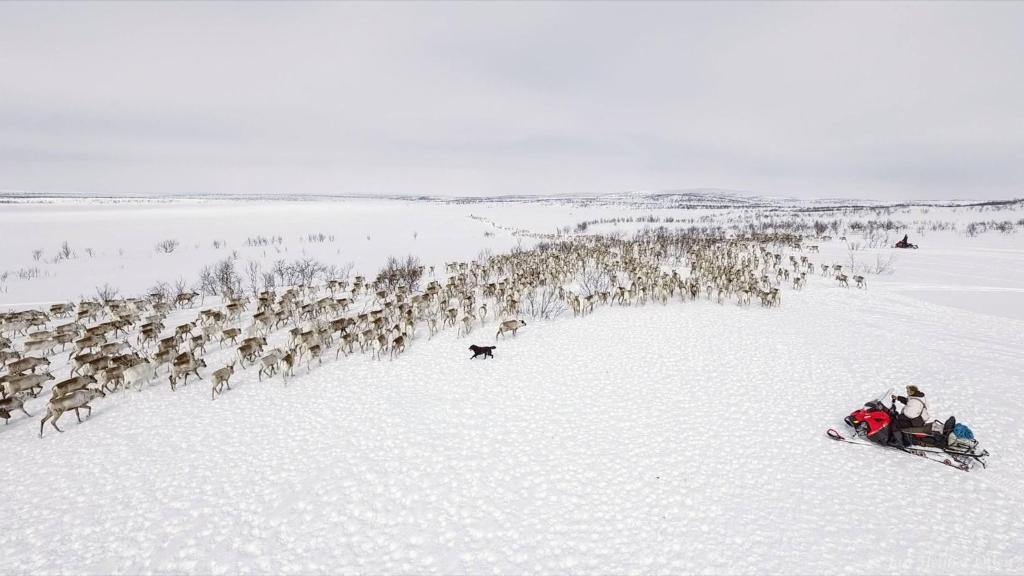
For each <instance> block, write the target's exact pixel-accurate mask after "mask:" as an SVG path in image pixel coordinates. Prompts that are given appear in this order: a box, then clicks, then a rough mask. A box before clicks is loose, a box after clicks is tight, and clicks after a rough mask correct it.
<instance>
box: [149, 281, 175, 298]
mask: <svg viewBox="0 0 1024 576" xmlns="http://www.w3.org/2000/svg"><path fill="white" fill-rule="evenodd" d="M148 294H150V295H151V296H153V297H154V298H155V299H156V301H157V302H167V301H168V300H170V298H171V296H172V294H171V285H170V284H168V283H167V282H157V283H156V284H154V285H153V286H152V287H151V288H150V289H149V291H148Z"/></svg>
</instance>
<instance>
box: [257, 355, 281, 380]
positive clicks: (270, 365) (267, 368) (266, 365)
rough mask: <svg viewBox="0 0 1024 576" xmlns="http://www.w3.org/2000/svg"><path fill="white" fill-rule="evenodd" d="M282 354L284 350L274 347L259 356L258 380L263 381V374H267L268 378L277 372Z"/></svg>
mask: <svg viewBox="0 0 1024 576" xmlns="http://www.w3.org/2000/svg"><path fill="white" fill-rule="evenodd" d="M284 354H285V352H284V350H281V349H280V348H274V349H273V350H271V351H270V353H269V354H267V355H266V356H264V357H262V358H260V370H259V374H258V376H259V380H260V382H262V381H263V375H264V374H266V375H267V378H270V377H272V376H273V375H274V374H276V373H277V371H278V369H279V368H280V363H281V359H282V358H284Z"/></svg>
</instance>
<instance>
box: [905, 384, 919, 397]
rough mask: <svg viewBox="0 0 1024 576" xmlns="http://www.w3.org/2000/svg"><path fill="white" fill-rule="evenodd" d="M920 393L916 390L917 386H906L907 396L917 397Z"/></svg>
mask: <svg viewBox="0 0 1024 576" xmlns="http://www.w3.org/2000/svg"><path fill="white" fill-rule="evenodd" d="M920 393H921V391H920V390H918V388H917V386H914V385H913V384H908V385H907V396H917V395H918V394H920Z"/></svg>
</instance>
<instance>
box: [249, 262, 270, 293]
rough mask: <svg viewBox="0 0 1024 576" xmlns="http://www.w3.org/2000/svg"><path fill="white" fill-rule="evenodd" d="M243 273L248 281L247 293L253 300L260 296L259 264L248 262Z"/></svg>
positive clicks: (261, 273)
mask: <svg viewBox="0 0 1024 576" xmlns="http://www.w3.org/2000/svg"><path fill="white" fill-rule="evenodd" d="M245 272H246V276H247V277H248V279H249V292H251V293H252V296H253V298H255V297H257V296H259V294H260V281H261V280H262V279H263V271H262V268H261V267H260V263H259V262H256V261H254V260H250V261H249V263H248V264H246V266H245ZM271 277H273V275H271Z"/></svg>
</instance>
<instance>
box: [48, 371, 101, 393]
mask: <svg viewBox="0 0 1024 576" xmlns="http://www.w3.org/2000/svg"><path fill="white" fill-rule="evenodd" d="M95 383H96V378H94V377H92V376H76V377H74V378H68V379H67V380H62V381H60V382H58V383H56V384H54V385H53V390H52V392H51V395H50V396H51V398H60V397H61V396H64V395H67V394H70V393H72V392H75V391H77V390H84V389H86V388H88V387H89V385H90V384H95Z"/></svg>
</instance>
